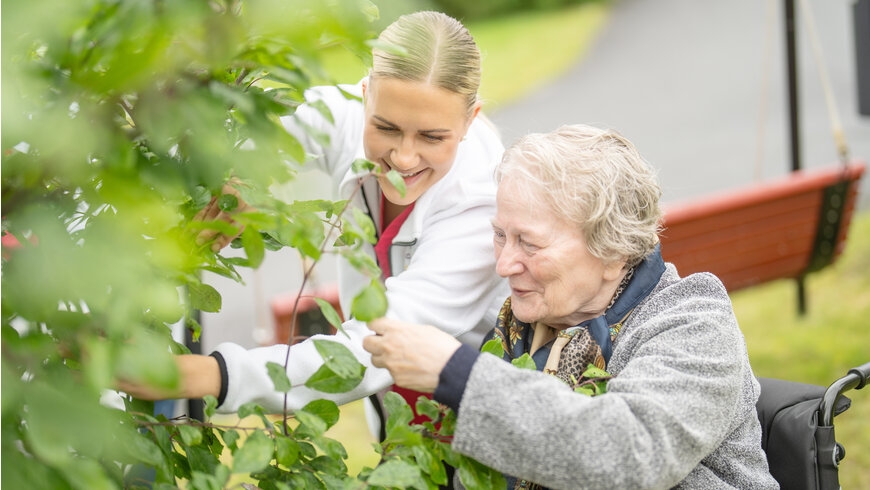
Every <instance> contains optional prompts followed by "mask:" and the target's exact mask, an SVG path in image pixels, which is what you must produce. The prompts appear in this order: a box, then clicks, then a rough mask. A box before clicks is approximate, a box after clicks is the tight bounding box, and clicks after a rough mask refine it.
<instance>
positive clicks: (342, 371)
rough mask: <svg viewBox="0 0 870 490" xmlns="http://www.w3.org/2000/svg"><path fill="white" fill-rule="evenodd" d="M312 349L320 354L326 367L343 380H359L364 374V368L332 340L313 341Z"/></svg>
mask: <svg viewBox="0 0 870 490" xmlns="http://www.w3.org/2000/svg"><path fill="white" fill-rule="evenodd" d="M314 348H315V349H317V352H318V353H319V354H320V357H321V358H322V359H323V361H324V363H325V364H326V366H329V368H330V369H332V370H333V371H335V373H336V374H337V375H339V376H341V377H344V378H353V379H356V378H361V377H362V375H363V373H365V366H363V365H362V364H360V362H359V360H358V359H357V358H356V356H355V355H354V354H353V352H351V351H350V349H348V348H347V347H345V346H344V345H343V344H341V343H339V342H336V341H334V340H324V339H317V340H314Z"/></svg>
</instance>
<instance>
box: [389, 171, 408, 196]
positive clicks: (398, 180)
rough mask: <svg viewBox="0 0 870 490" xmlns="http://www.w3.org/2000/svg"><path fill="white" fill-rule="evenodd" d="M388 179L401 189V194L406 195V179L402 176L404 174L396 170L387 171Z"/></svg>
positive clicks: (397, 188)
mask: <svg viewBox="0 0 870 490" xmlns="http://www.w3.org/2000/svg"><path fill="white" fill-rule="evenodd" d="M387 180H389V181H390V183H391V184H393V187H395V188H396V190H397V191H399V195H400V196H402V197H405V179H403V178H402V175H401V174H399V172H397V171H395V170H390V171H389V172H387Z"/></svg>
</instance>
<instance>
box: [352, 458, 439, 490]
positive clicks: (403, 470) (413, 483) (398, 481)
mask: <svg viewBox="0 0 870 490" xmlns="http://www.w3.org/2000/svg"><path fill="white" fill-rule="evenodd" d="M367 483H368V484H369V485H374V486H380V487H387V488H420V489H423V490H427V489H428V485H426V481H425V480H423V475H422V474H421V473H420V468H419V467H417V466H415V465H413V464H411V463H409V462H407V461H402V460H398V459H393V460H389V461H386V462H384V463H382V464H380V465H378V467H377V468H375V469H374V471H372V473H371V475H369V479H368V481H367Z"/></svg>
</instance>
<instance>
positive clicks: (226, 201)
mask: <svg viewBox="0 0 870 490" xmlns="http://www.w3.org/2000/svg"><path fill="white" fill-rule="evenodd" d="M217 205H218V207H219V208H220V210H221V211H225V212H229V211H233V210H235V209H236V208H238V207H239V198H237V197H236V196H234V195H232V194H222V195H221V196H220V197H219V198H218V199H217Z"/></svg>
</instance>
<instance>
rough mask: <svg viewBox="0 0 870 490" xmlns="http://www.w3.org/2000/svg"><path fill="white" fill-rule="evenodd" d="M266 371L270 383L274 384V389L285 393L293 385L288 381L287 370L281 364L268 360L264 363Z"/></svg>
mask: <svg viewBox="0 0 870 490" xmlns="http://www.w3.org/2000/svg"><path fill="white" fill-rule="evenodd" d="M266 371H267V372H268V373H269V379H271V380H272V384H273V385H274V386H275V391H277V392H279V393H287V392H288V391H290V388H292V387H293V385H292V384H291V383H290V378H288V377H287V370H286V369H284V366H282V365H281V364H278V363H277V362H272V361H269V362H267V363H266Z"/></svg>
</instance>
